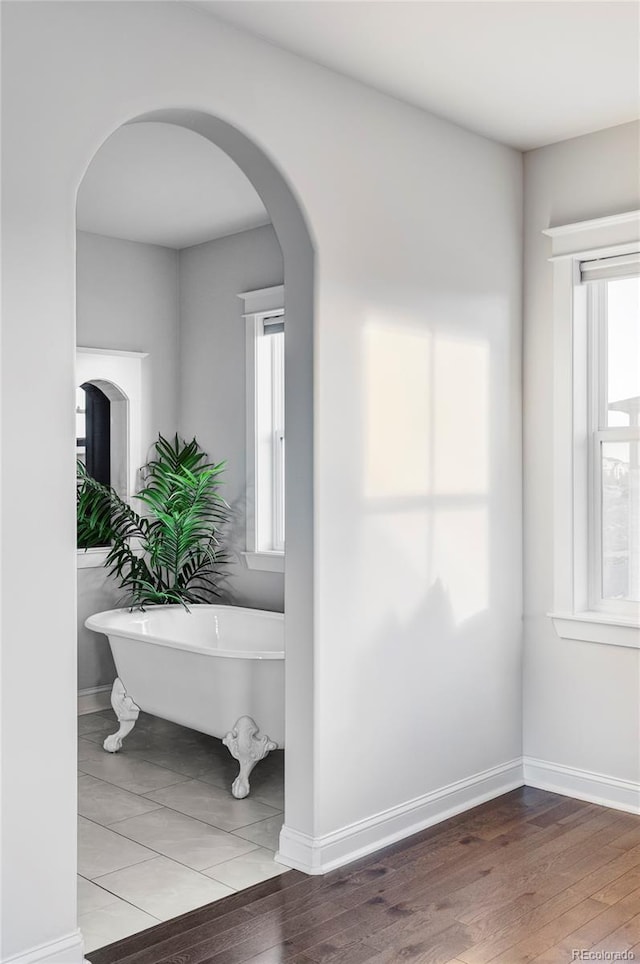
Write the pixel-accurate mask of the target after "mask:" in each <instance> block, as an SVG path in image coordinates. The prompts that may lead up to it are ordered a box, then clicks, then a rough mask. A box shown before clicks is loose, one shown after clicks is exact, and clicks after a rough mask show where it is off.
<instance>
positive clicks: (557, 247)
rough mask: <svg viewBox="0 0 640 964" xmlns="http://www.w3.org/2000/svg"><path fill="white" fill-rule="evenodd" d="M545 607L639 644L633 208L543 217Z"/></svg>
mask: <svg viewBox="0 0 640 964" xmlns="http://www.w3.org/2000/svg"><path fill="white" fill-rule="evenodd" d="M544 233H545V234H547V235H548V236H549V237H551V243H552V255H553V257H552V258H551V260H552V262H553V264H554V382H553V390H554V422H555V427H554V492H555V495H554V596H555V598H554V612H553V613H552V614H551V615H552V618H553V621H554V625H555V627H556V629H557V631H558V634H559V635H560V636H563V637H566V638H570V639H584V640H589V641H592V642H599V643H608V644H613V645H621V646H631V647H634V648H640V466H639V452H640V212H630V213H628V214H623V215H616V216H613V217H611V218H603V219H598V220H594V221H584V222H581V223H578V224H573V225H565V226H561V227H557V228H551V229H549V230H548V231H545V232H544Z"/></svg>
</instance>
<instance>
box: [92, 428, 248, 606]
mask: <svg viewBox="0 0 640 964" xmlns="http://www.w3.org/2000/svg"><path fill="white" fill-rule="evenodd" d="M155 454H156V458H154V459H152V460H150V461H149V462H148V463H147V464H146V465H145V466H144V467H143V475H144V478H145V485H144V488H143V489H142V490H141V491H140V492H139V493H138V494H137V495H136V496H135V498H136V499H137V500H139V501H140V502H142V504H143V506H144V512H145V514H144V515H140V514H138V513H137V512H135V510H134V509H132V507H131V506H130V505H129V504H128V503H127V502H125V501H124V500H123V499H121V498H120V496H119V495H118V494H117V493H116V492H115V490H114V489H112V488H110V487H109V486H104V485H102V484H101V483H99V482H96V481H95V480H94V479H91V478H90V477H89V476H88V475H87V473H86V470H85V469H84V467H83V466H81V465H79V466H78V541H79V544H80V545H90V544H96V543H95V542H91V541H90V540H92V539H93V540H95V539H100V540H102V543H101V544H105V543H106V542H108V543H109V544H110V546H111V548H110V550H109V554H108V556H107V559H106V562H105V565H106V566H107V568H108V569H109V572H110V573H111V574H112V575H113V576H114V577H115V578H116V579H117V580H118V581H119V583H120V586H121V587H122V588H123V589H124V590H125V592H126V594H127V598H128V599H129V601H130V602H131V604H132V605H133V606H140V607H142V606H144V605H151V604H153V605H158V604H167V603H176V602H179V603H182V605H184V606H187V605H189V604H192V603H195V602H204V601H207V599H210V598H211V596H213V595H216V594H218V593H219V585H220V580H221V570H222V568H223V567H224V565H225V564H226V563H227V562H228V556H227V553H226V552H225V550H224V549H223V548H222V547H221V545H220V530H221V529H222V528H224V526H225V524H226V523H227V522H228V520H229V513H230V510H229V507H228V505H227V503H226V502H225V501H224V499H223V498H222V496H221V495H220V492H219V486H220V484H221V481H220V476H221V474H222V472H223V471H224V465H225V463H224V462H219V463H217V464H212V463H209V462H207V456H206V454H205V453H204V452H203V451H202V449H201V448H200V446H199V445H198V443H197V442H196V440H195V439H193V440H192V441H191V442H183V441H181V440H180V438H179V437H178V436H177V435H176V436H175V437H174V438H173V439H172V440H171V441H169V440H167V439H165V438H163V437H162V436H159V437H158V440H157V441H156V443H155ZM132 540H133V541H134V543H136V542H137V543H138V545H139V547H140V548H139V549H137V548H135V546H134V545H132Z"/></svg>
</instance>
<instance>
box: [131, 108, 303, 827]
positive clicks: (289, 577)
mask: <svg viewBox="0 0 640 964" xmlns="http://www.w3.org/2000/svg"><path fill="white" fill-rule="evenodd" d="M148 122H157V123H163V124H172V125H175V126H178V127H182V128H185V129H187V130H190V131H192V132H193V133H195V134H198V135H199V136H201V137H203V138H205V139H206V140H208V141H210V142H211V143H213V144H214V145H215V146H216V147H218V148H220V149H221V150H223V151H224V152H225V153H226V154H227V155H228V156H229V157H230V158H231V159H232V160H233V161H234V162H235V163H236V164H237V165H238V167H239V168H240V169H241V170H242V171H243V173H244V174H245V175H246V176H247V178H248V179H249V181H250V182H251V184H252V185H253V187H254V188H255V189H256V191H257V193H258V194H259V195H260V197H261V199H262V201H263V203H264V205H265V207H266V208H267V211H268V213H269V216H270V218H271V222H272V224H273V228H274V230H275V233H276V235H277V238H278V241H279V243H280V247H281V249H282V255H283V262H284V289H285V299H286V312H287V318H288V322H287V325H288V327H287V338H286V351H285V378H286V386H287V391H286V424H287V447H286V478H287V498H286V520H285V526H286V532H287V547H286V555H287V564H286V569H285V599H286V604H285V605H286V620H285V634H286V650H287V659H286V685H285V720H286V737H285V745H286V749H287V767H286V780H285V824H286V826H287V827H288V828H290V829H293V830H294V831H298V832H300V833H303V834H310V833H311V831H312V825H311V820H312V801H313V772H312V763H313V753H312V748H313V689H312V685H313V676H312V673H313V484H312V476H313V272H314V254H313V245H312V241H311V238H310V234H309V230H308V228H307V226H306V223H305V219H304V216H303V214H302V211H301V209H300V205H299V203H298V201H297V199H296V198H295V196H294V194H293V192H292V191H291V189H290V188H289V186H288V185H287V183H286V181H285V179H284V177H283V175H282V174H281V173H280V172H279V171H278V170H277V168H276V167H275V165H274V164H273V163H272V162H271V161H270V160H269V159H268V158H267V157H266V155H265V154H264V152H263V151H261V150H260V148H258V147H257V146H256V145H255V144H254V143H253V142H252V141H251V140H250V139H249V138H248V137H247V136H246V135H244V134H243V133H241V132H240V131H238V130H237V129H235V128H233V127H232V126H231V125H229V124H227V123H226V122H224V121H221V120H220V119H217V118H214V117H212V116H210V115H208V114H204V113H201V112H196V111H186V110H168V111H154V112H151V113H148V114H144V115H140V116H138V117H136V118H134V119H132V120H131V121H129V122H128V124H142V123H148Z"/></svg>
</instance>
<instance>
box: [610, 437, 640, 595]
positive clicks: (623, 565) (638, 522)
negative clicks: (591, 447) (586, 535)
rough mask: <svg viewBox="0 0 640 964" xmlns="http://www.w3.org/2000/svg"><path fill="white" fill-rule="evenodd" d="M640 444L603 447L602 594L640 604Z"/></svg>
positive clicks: (632, 443) (629, 443) (625, 443)
mask: <svg viewBox="0 0 640 964" xmlns="http://www.w3.org/2000/svg"><path fill="white" fill-rule="evenodd" d="M639 448H640V443H638V442H603V444H602V595H603V598H604V599H627V600H633V601H640V511H639V504H640V501H639V498H638V485H639V481H640V471H639V469H638V450H639Z"/></svg>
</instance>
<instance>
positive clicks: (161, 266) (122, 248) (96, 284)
mask: <svg viewBox="0 0 640 964" xmlns="http://www.w3.org/2000/svg"><path fill="white" fill-rule="evenodd" d="M177 297H178V254H177V252H176V251H173V250H171V249H170V248H162V247H159V246H157V245H151V244H138V243H136V242H133V241H121V240H118V239H116V238H105V237H102V236H100V235H97V234H88V233H87V232H84V231H79V232H78V234H77V318H78V327H77V344H78V345H81V346H83V347H89V348H112V349H119V350H127V351H142V352H148V353H149V357H148V358H146V359H144V361H143V363H142V399H143V404H142V410H143V411H142V444H143V450H144V451H146V450H147V448H148V447H149V446H150V445H151V444H152V443H153V440H154V439H155V438H156V436H157V433H158V431H160V432H162V433H163V434H171V433H174V432H175V431H176V430H177V428H178V310H177ZM120 597H121V593H120V592H119V590H118V588H117V587H116V586H115V585H113V583H112V582H111V581H110V580H108V579H107V577H106V575H105V571H104V569H103V568H102V567H100V568H98V569H79V570H78V688H79V689H80V690H83V689H88V688H91V687H94V686H102V685H106V684H107V683H110V682H112V680H113V678H114V675H115V670H114V666H113V661H112V659H111V654H110V652H109V646H108V643H107V641H106V639H105V637H104V636H102V635H101V634H98V633H92V632H89V630H87V629H85V628H84V625H83V624H84V620H85V619H86V617H87V616H88V615H90V614H92V613H95V612H100V611H101V610H103V609H112V608H113V607H114V606H115V605H116V603H117V602H118V600H119V599H120Z"/></svg>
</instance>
